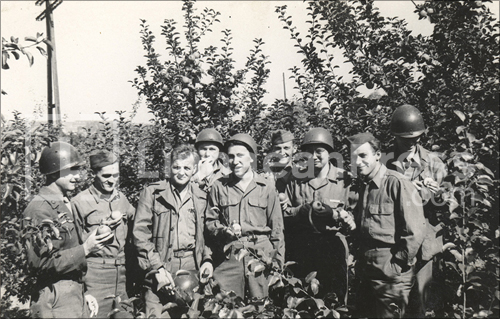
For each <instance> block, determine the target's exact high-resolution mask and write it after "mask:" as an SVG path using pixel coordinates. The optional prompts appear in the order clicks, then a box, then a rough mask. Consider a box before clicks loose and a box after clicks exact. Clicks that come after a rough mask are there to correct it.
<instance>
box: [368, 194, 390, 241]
mask: <svg viewBox="0 0 500 319" xmlns="http://www.w3.org/2000/svg"><path fill="white" fill-rule="evenodd" d="M369 214H370V218H369V223H370V226H369V227H370V234H371V235H372V237H373V238H375V239H377V240H381V241H384V242H391V241H393V240H394V214H393V206H392V204H388V203H382V204H380V205H376V204H372V205H370V206H369Z"/></svg>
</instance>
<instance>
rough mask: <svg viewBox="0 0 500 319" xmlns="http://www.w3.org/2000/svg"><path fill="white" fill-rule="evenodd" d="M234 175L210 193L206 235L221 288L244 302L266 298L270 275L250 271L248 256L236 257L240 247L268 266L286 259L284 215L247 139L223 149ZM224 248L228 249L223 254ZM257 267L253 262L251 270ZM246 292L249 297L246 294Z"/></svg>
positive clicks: (233, 139)
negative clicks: (257, 253)
mask: <svg viewBox="0 0 500 319" xmlns="http://www.w3.org/2000/svg"><path fill="white" fill-rule="evenodd" d="M225 149H226V151H227V154H228V156H229V166H230V168H231V170H232V173H231V174H230V175H229V176H226V177H223V178H221V179H219V180H217V181H216V182H215V183H214V184H213V186H212V189H211V191H210V195H209V199H208V207H207V211H206V232H207V236H209V237H211V238H212V240H211V242H213V243H218V245H217V246H214V247H213V249H212V250H213V260H214V266H215V270H214V278H215V279H216V280H217V281H218V282H219V285H220V287H221V289H223V290H226V291H231V290H232V291H234V292H235V293H236V294H237V295H238V296H240V297H242V298H252V297H256V298H263V297H266V296H267V295H268V283H269V281H268V280H269V278H268V274H269V272H268V271H263V270H262V269H261V270H259V271H255V272H252V271H251V269H249V268H248V267H247V266H246V265H248V263H249V262H250V260H252V259H253V257H251V256H250V255H247V256H244V257H243V258H242V259H240V260H239V259H238V258H237V254H238V251H239V250H240V249H242V248H243V247H246V248H252V249H256V250H259V251H260V252H261V253H262V259H263V261H264V262H265V263H266V264H271V265H272V264H273V263H274V264H275V265H276V263H278V264H282V263H283V259H284V240H283V216H282V213H281V209H280V205H279V202H278V194H277V193H276V190H275V189H274V181H272V180H271V179H268V178H266V177H264V176H262V175H259V174H257V173H256V171H255V167H256V162H257V159H256V154H257V144H256V143H255V141H254V140H253V138H252V137H251V136H250V135H248V134H236V135H234V136H232V137H231V138H230V139H229V140H228V141H227V142H226V144H225ZM224 247H226V248H227V250H225V249H224ZM258 264H261V262H254V263H253V266H252V269H254V267H255V266H256V265H258ZM245 291H248V294H247V295H246V294H245Z"/></svg>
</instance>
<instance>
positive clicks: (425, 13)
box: [419, 10, 427, 18]
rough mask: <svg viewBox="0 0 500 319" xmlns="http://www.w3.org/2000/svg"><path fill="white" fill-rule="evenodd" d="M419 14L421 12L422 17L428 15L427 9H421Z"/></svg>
mask: <svg viewBox="0 0 500 319" xmlns="http://www.w3.org/2000/svg"><path fill="white" fill-rule="evenodd" d="M419 14H420V16H421V17H422V18H425V17H427V11H425V10H422V11H420V13H419Z"/></svg>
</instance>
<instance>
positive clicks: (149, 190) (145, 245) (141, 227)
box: [132, 187, 163, 271]
mask: <svg viewBox="0 0 500 319" xmlns="http://www.w3.org/2000/svg"><path fill="white" fill-rule="evenodd" d="M153 191H154V188H153V187H145V188H144V190H143V191H142V192H141V195H140V197H139V203H138V204H137V210H136V213H135V220H134V226H133V228H132V229H133V231H132V234H133V238H134V245H135V248H136V250H137V255H138V256H137V258H138V262H139V266H140V267H141V268H142V269H144V270H147V271H148V270H156V269H159V268H160V267H162V266H163V264H162V262H161V258H160V254H159V253H158V252H157V251H156V249H155V245H154V243H153V241H152V238H153V234H152V231H151V230H152V228H153V210H152V209H153V205H152V202H153Z"/></svg>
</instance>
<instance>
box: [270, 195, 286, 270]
mask: <svg viewBox="0 0 500 319" xmlns="http://www.w3.org/2000/svg"><path fill="white" fill-rule="evenodd" d="M267 216H268V224H269V226H270V227H271V237H270V240H271V243H272V245H273V248H274V249H276V251H277V254H276V259H277V260H278V261H279V262H280V263H281V265H283V263H284V259H285V235H284V232H283V231H284V226H283V213H282V212H281V207H280V203H279V199H278V196H277V194H276V192H275V191H272V190H270V191H269V196H268V205H267Z"/></svg>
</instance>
